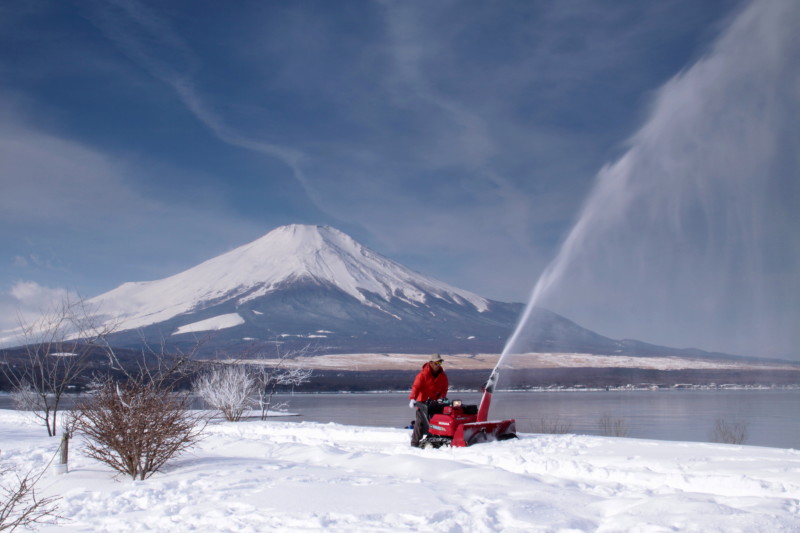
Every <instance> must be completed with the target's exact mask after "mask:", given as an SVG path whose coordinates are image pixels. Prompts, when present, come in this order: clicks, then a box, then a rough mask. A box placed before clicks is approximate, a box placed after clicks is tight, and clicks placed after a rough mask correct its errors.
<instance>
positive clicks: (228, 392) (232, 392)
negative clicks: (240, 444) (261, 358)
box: [192, 364, 257, 422]
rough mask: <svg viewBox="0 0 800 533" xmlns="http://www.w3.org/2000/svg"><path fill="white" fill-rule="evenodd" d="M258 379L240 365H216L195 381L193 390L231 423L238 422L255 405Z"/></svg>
mask: <svg viewBox="0 0 800 533" xmlns="http://www.w3.org/2000/svg"><path fill="white" fill-rule="evenodd" d="M256 388H257V387H256V379H255V378H254V377H253V376H252V375H251V374H250V373H249V372H248V370H247V368H246V367H244V366H243V365H240V364H228V365H215V366H214V367H212V368H211V369H210V370H209V371H207V372H205V373H204V374H202V375H201V376H200V377H199V378H197V379H196V380H195V382H194V383H193V385H192V389H193V390H194V392H195V393H196V394H198V395H199V396H200V397H201V398H203V400H205V401H206V402H207V403H208V404H209V405H210V406H211V407H213V408H214V409H218V410H219V411H220V412H222V416H224V417H225V420H227V421H229V422H238V421H239V420H241V418H242V414H243V413H244V411H245V410H246V409H248V408H249V407H250V406H252V405H253V403H254V402H253V398H252V395H253V394H254V393H255V392H256Z"/></svg>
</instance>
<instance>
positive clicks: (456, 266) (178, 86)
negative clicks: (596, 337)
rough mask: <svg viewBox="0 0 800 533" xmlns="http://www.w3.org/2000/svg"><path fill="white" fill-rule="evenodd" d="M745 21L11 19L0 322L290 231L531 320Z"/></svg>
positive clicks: (275, 12)
mask: <svg viewBox="0 0 800 533" xmlns="http://www.w3.org/2000/svg"><path fill="white" fill-rule="evenodd" d="M748 6H749V3H747V2H742V1H738V0H736V1H734V0H717V1H715V0H709V1H703V2H697V1H695V0H685V1H684V0H675V1H667V2H642V1H589V0H570V1H563V2H562V1H559V2H549V1H527V0H526V1H519V2H514V1H503V2H484V3H480V2H456V1H442V2H422V1H418V2H415V1H411V2H390V1H361V0H359V1H347V0H342V1H336V2H329V1H316V2H315V1H298V2H277V1H275V2H273V1H266V2H255V1H244V2H212V1H197V0H193V1H188V0H187V1H159V2H152V1H135V0H111V1H99V0H98V1H83V0H76V1H69V2H59V1H33V2H24V3H22V2H14V3H6V4H4V5H3V6H2V7H0V179H1V180H2V189H3V193H2V199H0V217H2V223H1V224H0V249H2V256H0V311H1V312H2V313H3V315H4V316H5V317H9V316H10V315H11V314H12V313H13V311H12V310H13V309H15V308H19V307H23V308H24V307H30V306H33V305H36V304H41V302H42V301H44V300H46V299H47V298H49V297H51V296H52V295H53V294H59V293H61V291H70V292H76V293H79V294H81V295H83V296H87V297H90V296H95V295H97V294H100V293H102V292H105V291H107V290H110V289H112V288H114V287H116V286H117V285H119V284H121V283H123V282H126V281H144V280H151V279H159V278H163V277H166V276H169V275H172V274H175V273H177V272H179V271H181V270H184V269H186V268H188V267H190V266H193V265H195V264H197V263H199V262H201V261H203V260H205V259H208V258H211V257H213V256H216V255H218V254H220V253H223V252H225V251H227V250H230V249H232V248H234V247H237V246H239V245H241V244H244V243H246V242H249V241H251V240H253V239H256V238H258V237H260V236H261V235H263V234H265V233H267V232H268V231H270V230H271V229H274V228H275V227H277V226H280V225H284V224H291V223H308V224H327V225H331V226H334V227H337V228H339V229H341V230H343V231H345V232H347V233H349V234H350V235H352V236H353V237H354V238H355V239H357V240H359V241H361V242H362V243H364V244H366V245H368V246H370V247H371V248H373V249H375V250H376V251H378V252H380V253H382V254H384V255H386V256H388V257H391V258H392V259H395V260H397V261H399V262H401V263H403V264H405V265H407V266H409V267H411V268H414V269H415V270H418V271H421V272H423V273H425V274H428V275H431V276H433V277H436V278H438V279H441V280H443V281H446V282H448V283H450V284H452V285H456V286H458V287H461V288H464V289H468V290H472V291H474V292H477V293H479V294H481V295H483V296H486V297H490V298H494V299H499V300H504V301H527V300H528V298H529V297H530V291H531V288H532V287H533V285H534V283H535V282H536V280H537V279H538V278H539V276H540V275H541V274H542V272H543V271H544V269H545V268H546V267H547V265H548V264H550V263H551V261H553V260H554V258H555V257H556V256H557V254H558V250H559V248H560V245H561V243H562V242H563V241H564V239H565V238H567V236H568V235H569V233H570V229H571V228H572V227H573V225H574V224H575V222H576V220H578V219H579V218H580V216H581V208H582V206H584V204H585V203H586V202H587V198H589V196H590V194H591V192H592V190H593V188H594V187H595V184H596V181H597V176H598V173H599V172H600V171H601V169H602V168H604V166H606V165H610V164H613V163H614V162H615V161H618V160H619V159H620V158H621V157H622V156H623V155H624V154H625V153H626V151H627V150H629V149H630V146H631V143H632V142H635V139H636V138H637V137H636V136H637V132H640V131H641V130H642V128H643V127H645V126H646V125H647V124H648V120H649V117H650V116H651V115H652V113H653V109H654V108H656V107H657V102H658V98H659V95H660V94H663V91H664V87H665V85H668V84H669V82H670V80H672V79H674V78H675V77H676V76H680V75H681V73H682V72H686V71H687V70H689V69H691V68H692V66H693V65H694V64H696V63H697V62H698V61H700V60H701V59H702V58H703V57H705V56H707V55H708V54H709V53H712V52H711V51H712V50H713V47H714V43H715V42H717V40H718V39H720V36H721V35H724V34H725V32H726V31H728V29H729V28H730V26H731V25H732V24H733V21H735V20H736V19H737V17H739V16H740V14H741V13H742V12H743V10H745V9H746V8H748ZM554 307H558V306H557V305H554ZM563 310H564V311H569V308H565V309H563ZM568 316H569V314H568ZM588 320H589V321H590V322H591V320H590V319H588ZM598 324H601V323H600V322H598ZM590 325H591V324H590ZM603 327H608V328H609V329H610V330H612V331H605V332H604V331H601V332H603V333H608V334H618V335H619V336H624V335H626V334H627V333H628V330H626V329H625V328H619V329H616V330H615V328H613V327H610V326H606V325H603ZM636 333H637V331H636V329H635V328H631V330H630V335H631V336H636ZM642 333H643V336H644V337H646V338H645V339H644V340H648V338H647V337H650V338H653V339H654V340H659V341H660V340H663V339H655V338H656V337H658V335H649V334H648V333H646V332H642ZM641 336H642V335H640V336H639V337H641ZM712 344H713V343H712Z"/></svg>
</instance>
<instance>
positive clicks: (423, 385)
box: [409, 363, 448, 402]
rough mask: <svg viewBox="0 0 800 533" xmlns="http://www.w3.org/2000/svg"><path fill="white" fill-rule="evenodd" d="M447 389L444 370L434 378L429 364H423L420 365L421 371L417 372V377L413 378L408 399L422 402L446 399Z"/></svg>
mask: <svg viewBox="0 0 800 533" xmlns="http://www.w3.org/2000/svg"><path fill="white" fill-rule="evenodd" d="M447 387H448V383H447V375H446V374H445V373H444V370H442V371H440V372H439V373H438V374H437V375H435V376H434V375H433V370H431V365H430V363H425V364H424V365H422V370H420V371H419V374H417V377H416V378H414V384H413V385H412V386H411V395H410V396H409V399H411V400H416V401H418V402H424V401H426V400H438V399H440V398H446V397H447Z"/></svg>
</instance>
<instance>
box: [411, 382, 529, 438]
mask: <svg viewBox="0 0 800 533" xmlns="http://www.w3.org/2000/svg"><path fill="white" fill-rule="evenodd" d="M497 378H498V374H497V371H494V372H492V375H491V376H490V377H489V381H487V382H486V385H485V386H484V388H483V397H482V398H481V403H480V406H477V405H464V404H463V403H462V402H461V400H452V401H450V400H445V401H444V402H443V409H442V412H441V413H438V414H435V415H433V416H431V419H430V427H429V429H428V435H426V436H425V437H424V438H423V439H422V441H421V442H420V447H421V448H439V447H441V446H472V445H473V444H478V443H481V442H491V441H496V440H508V439H513V438H516V436H517V435H516V431H517V428H516V421H515V420H514V419H511V420H496V421H487V420H486V418H487V417H488V415H489V405H490V404H491V402H492V393H493V392H494V387H495V385H496V384H497Z"/></svg>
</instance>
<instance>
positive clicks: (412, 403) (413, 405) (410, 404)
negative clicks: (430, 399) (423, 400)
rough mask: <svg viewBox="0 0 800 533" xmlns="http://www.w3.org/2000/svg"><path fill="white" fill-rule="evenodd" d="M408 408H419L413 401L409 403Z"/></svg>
mask: <svg viewBox="0 0 800 533" xmlns="http://www.w3.org/2000/svg"><path fill="white" fill-rule="evenodd" d="M408 406H409V407H410V408H412V409H414V408H415V407H417V402H416V401H414V400H411V401H409V402H408Z"/></svg>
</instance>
